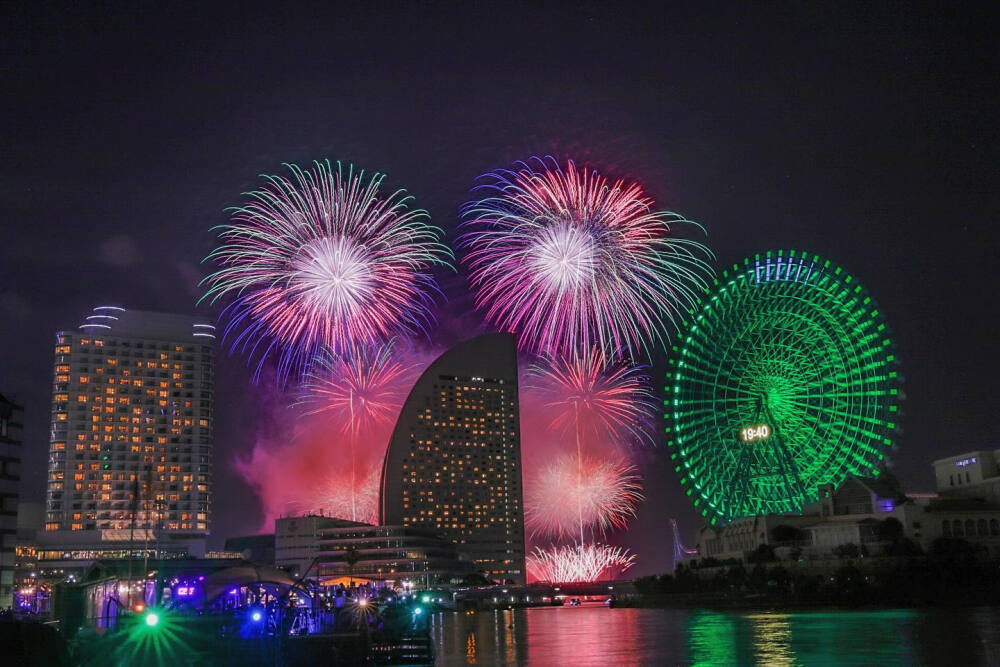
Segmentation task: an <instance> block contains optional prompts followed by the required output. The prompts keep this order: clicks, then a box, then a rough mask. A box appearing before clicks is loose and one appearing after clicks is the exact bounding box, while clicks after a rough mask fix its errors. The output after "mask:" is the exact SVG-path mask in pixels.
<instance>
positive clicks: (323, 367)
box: [299, 343, 416, 435]
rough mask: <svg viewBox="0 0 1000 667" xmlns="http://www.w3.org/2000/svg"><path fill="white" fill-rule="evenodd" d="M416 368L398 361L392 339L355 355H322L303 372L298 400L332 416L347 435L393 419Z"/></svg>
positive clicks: (309, 410)
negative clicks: (303, 382) (303, 378)
mask: <svg viewBox="0 0 1000 667" xmlns="http://www.w3.org/2000/svg"><path fill="white" fill-rule="evenodd" d="M415 370H416V368H415V366H413V365H412V364H407V363H404V362H401V361H397V360H396V359H395V358H394V356H393V346H392V344H391V343H390V344H386V345H383V346H379V347H378V348H372V347H364V348H360V349H359V350H357V351H356V352H355V353H354V354H351V355H346V356H345V355H330V354H324V355H322V356H320V357H319V358H318V359H317V363H316V365H315V367H314V368H313V369H312V370H310V371H309V372H308V373H307V374H306V377H305V385H304V392H303V394H302V397H301V398H300V400H299V403H300V404H301V405H303V406H305V407H306V409H307V414H310V415H315V414H326V415H329V416H330V417H332V418H333V419H334V420H335V421H336V422H337V424H338V425H339V426H340V428H341V429H342V430H343V431H344V432H345V433H346V434H348V435H357V434H360V433H361V432H363V431H366V430H369V429H371V428H372V427H375V426H380V425H384V424H387V423H389V422H392V421H394V420H395V419H396V416H397V414H398V413H399V408H400V406H401V405H402V404H403V399H404V398H405V397H406V391H407V390H408V389H409V386H410V384H411V380H412V377H413V374H414V372H415Z"/></svg>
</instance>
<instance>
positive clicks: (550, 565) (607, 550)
mask: <svg viewBox="0 0 1000 667" xmlns="http://www.w3.org/2000/svg"><path fill="white" fill-rule="evenodd" d="M634 564H635V555H634V554H630V553H629V551H628V549H623V548H622V547H614V546H610V545H607V544H573V545H570V546H558V547H549V548H548V549H542V548H540V547H536V548H535V550H534V551H532V552H531V554H529V555H528V559H527V565H528V571H529V572H530V573H531V574H532V576H534V577H535V580H536V581H545V582H550V583H570V582H578V581H580V582H589V581H598V580H599V579H612V578H615V577H617V576H619V575H621V573H623V572H625V570H627V569H629V568H630V567H632V565H634Z"/></svg>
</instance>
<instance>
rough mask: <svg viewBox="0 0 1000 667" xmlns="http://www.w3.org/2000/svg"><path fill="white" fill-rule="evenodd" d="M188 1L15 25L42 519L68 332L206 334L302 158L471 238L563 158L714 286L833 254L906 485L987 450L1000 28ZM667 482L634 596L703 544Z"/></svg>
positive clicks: (457, 293) (643, 549)
mask: <svg viewBox="0 0 1000 667" xmlns="http://www.w3.org/2000/svg"><path fill="white" fill-rule="evenodd" d="M91 4H100V5H101V6H99V7H96V8H94V7H89V6H88V5H91ZM194 4H195V3H183V4H176V5H175V4H174V3H158V4H157V5H153V4H148V5H147V4H144V3H127V4H126V3H106V4H105V3H74V4H72V5H67V6H62V7H60V6H56V5H51V4H45V3H39V2H34V3H28V2H25V3H5V4H4V8H3V10H2V14H0V25H2V26H3V28H2V30H3V34H2V35H0V49H2V51H0V52H2V56H3V68H2V72H0V76H2V91H3V92H2V98H3V102H2V109H3V128H4V131H3V136H2V139H0V141H2V157H3V159H2V163H0V169H2V172H3V173H2V179H0V221H2V233H0V331H2V345H0V391H2V392H4V393H9V394H14V395H16V396H17V397H19V398H20V399H21V400H22V401H23V402H24V403H25V404H26V408H27V415H26V420H27V429H26V438H27V443H26V447H25V449H26V453H25V459H26V464H25V474H24V481H23V484H24V489H23V493H24V495H25V496H26V497H28V498H30V499H41V498H42V497H43V487H44V468H45V458H46V452H47V447H48V444H47V421H48V410H49V405H48V401H49V398H50V397H49V390H50V377H51V368H52V357H51V354H52V341H53V337H52V336H53V333H54V331H55V330H56V329H57V328H59V327H62V326H70V325H74V324H76V323H77V321H78V320H79V319H80V317H81V315H83V314H84V313H85V312H86V311H88V310H89V309H90V308H91V307H92V306H94V305H98V304H100V303H104V302H117V303H121V304H123V305H125V306H127V307H131V308H136V309H148V310H165V311H176V312H190V311H192V310H193V308H194V301H195V298H196V296H197V295H198V290H197V287H196V283H197V281H198V279H199V278H200V277H201V275H202V274H203V268H202V267H200V266H199V262H200V260H201V258H202V257H204V256H205V255H206V254H207V252H208V251H209V250H210V249H211V248H212V246H213V236H212V235H211V234H210V233H209V231H208V229H209V228H210V227H211V226H212V225H215V224H219V223H221V222H223V221H225V220H226V216H225V213H224V212H223V209H224V207H226V206H228V205H232V204H234V203H237V202H238V201H239V194H240V193H241V192H243V191H245V190H247V189H250V188H252V187H253V186H254V185H255V184H256V183H257V180H256V177H257V175H258V174H260V173H265V172H270V173H274V172H275V171H277V170H278V169H279V168H280V166H279V165H280V163H281V162H284V161H291V162H298V163H300V164H302V163H306V162H308V161H309V160H311V159H313V158H322V157H330V158H334V159H336V158H341V159H345V160H348V161H353V162H354V163H355V164H358V165H361V166H364V167H366V168H368V169H373V170H380V171H384V172H387V173H388V174H389V184H390V185H394V186H404V187H406V188H408V189H409V190H410V191H411V192H412V193H414V194H415V195H416V197H417V201H418V204H419V205H421V206H423V207H425V208H427V209H428V210H429V211H430V213H431V215H432V217H433V219H434V221H435V222H436V223H437V224H438V225H440V226H442V227H444V228H446V229H447V230H449V231H451V230H452V229H453V228H454V225H455V220H456V212H457V209H458V206H459V204H460V203H461V202H463V201H464V200H465V199H466V198H467V196H468V191H469V188H470V186H471V185H472V183H473V179H474V178H475V177H476V176H477V175H478V174H480V173H482V172H484V171H486V170H489V169H492V168H495V167H499V166H506V165H508V164H509V163H510V162H512V161H513V160H515V159H518V158H523V157H527V156H530V155H534V154H545V153H551V154H554V155H557V156H560V157H569V156H572V157H575V158H576V159H577V160H578V161H579V162H583V163H586V164H587V165H588V166H591V167H598V168H600V169H601V170H602V171H604V172H607V173H608V174H610V175H613V176H626V177H633V178H637V179H639V180H641V181H642V182H643V183H644V184H645V186H646V187H647V189H648V190H649V191H650V192H651V194H652V195H653V196H655V197H656V199H657V201H658V203H659V204H660V205H661V206H662V207H664V208H669V209H672V210H677V211H680V212H683V213H684V214H685V215H687V216H688V217H689V218H692V219H694V220H697V221H699V222H701V223H703V224H704V225H705V226H706V227H707V228H708V230H709V234H710V236H709V243H710V245H711V246H712V247H713V249H714V250H715V251H716V253H717V254H718V257H719V262H720V265H729V264H732V263H733V262H735V261H738V260H739V259H741V258H742V257H743V256H745V255H747V254H750V253H753V252H756V251H760V250H765V249H768V248H777V247H794V248H802V249H808V250H810V251H813V252H816V253H819V254H821V255H825V256H828V257H829V258H831V259H833V260H834V261H836V262H839V263H840V264H843V265H844V266H846V267H847V268H848V269H849V270H850V271H851V272H852V273H854V274H855V275H856V276H858V277H859V278H860V279H861V280H862V281H863V282H864V283H865V284H866V285H867V286H868V287H869V288H870V290H871V291H872V293H873V294H874V296H875V297H876V299H878V300H879V302H880V303H881V306H882V310H883V311H884V312H885V314H886V316H887V318H888V320H889V322H890V324H891V325H892V327H893V328H894V330H895V338H896V340H897V342H898V345H899V352H900V355H901V357H902V359H903V364H904V366H903V369H904V373H905V375H906V395H907V400H906V403H905V416H904V421H903V423H904V426H905V433H904V434H903V435H902V437H901V448H900V451H899V452H898V453H897V454H896V455H895V465H896V469H897V471H898V473H899V475H900V476H901V478H902V479H903V481H904V482H905V483H906V485H907V486H908V487H910V488H911V489H912V490H926V489H928V488H929V487H930V486H931V484H932V478H931V474H930V467H929V462H930V460H932V459H934V458H937V457H941V456H945V455H949V454H953V453H958V452H961V451H966V450H971V449H975V448H983V447H994V446H996V442H997V440H996V438H995V436H994V431H995V426H994V424H995V422H996V413H997V398H996V394H995V391H994V388H993V385H994V382H995V379H996V377H997V376H998V371H1000V368H998V362H997V356H996V354H995V352H994V348H993V344H994V339H995V337H996V336H995V333H994V327H995V325H996V322H997V319H998V318H997V306H996V302H994V301H993V298H994V292H995V290H996V286H997V281H996V279H995V277H994V274H993V271H994V263H995V260H996V257H997V245H998V243H997V241H998V232H997V227H996V221H997V218H998V212H1000V211H998V208H1000V206H998V204H1000V188H998V186H1000V181H998V172H997V169H998V164H1000V150H998V144H997V140H998V138H1000V137H998V129H997V128H998V121H997V119H998V118H1000V105H998V94H997V90H998V89H1000V81H998V76H997V70H998V64H1000V58H998V46H997V40H996V35H997V28H998V25H997V24H998V21H997V20H996V17H995V16H993V15H992V12H991V9H990V4H989V3H984V4H983V5H981V6H980V5H964V4H961V3H943V4H942V5H941V6H940V7H937V8H935V9H933V10H924V9H918V8H915V7H914V6H912V5H911V4H910V3H898V4H897V3H863V4H858V5H851V4H849V3H830V6H827V7H823V6H811V5H809V4H808V3H794V4H787V5H786V4H768V5H767V6H766V7H765V8H763V9H750V8H748V7H743V6H742V5H744V4H745V5H750V4H760V3H733V5H732V6H726V5H715V6H708V5H704V6H700V5H701V4H702V3H690V4H691V5H699V8H698V9H687V10H674V9H670V8H666V7H659V8H658V9H654V10H651V9H650V8H647V7H644V6H643V5H631V6H630V5H623V4H618V3H608V5H606V6H602V5H600V4H596V3H583V4H575V3H565V4H564V3H555V2H550V3H542V4H541V6H535V5H534V4H532V3H512V4H507V3H478V2H469V3H455V4H451V3H410V4H406V3H402V2H399V3H379V2H366V3H358V4H356V5H351V4H348V3H335V2H324V3H320V4H317V5H314V6H310V5H304V4H298V3H279V2H271V3H269V4H267V5H262V6H261V7H260V8H257V9H253V8H251V7H250V5H249V4H248V3H238V4H233V5H229V6H224V5H216V6H214V7H213V8H208V9H206V8H201V7H195V6H194ZM650 4H651V5H652V3H650ZM736 6H739V7H740V8H736ZM463 289H464V288H463V282H462V279H461V277H454V278H451V279H449V280H447V281H446V291H447V292H448V296H449V299H450V302H449V304H448V306H447V307H446V308H447V311H446V312H445V313H443V317H442V321H443V322H444V323H445V324H444V325H443V328H442V330H441V331H439V332H438V334H437V337H438V338H439V339H440V340H442V341H447V340H450V339H451V338H454V337H455V336H459V335H462V332H458V331H456V330H455V329H454V327H453V326H452V324H451V323H453V322H455V321H457V320H458V318H462V319H463V320H465V321H476V320H475V318H469V317H467V316H465V317H463V316H462V313H463V311H464V310H466V309H467V307H468V300H467V298H465V296H464V295H463ZM223 357H224V355H223ZM658 363H659V366H662V360H659V361H658ZM659 366H658V368H659ZM657 372H658V373H659V370H658V371H657ZM657 385H658V386H659V385H662V382H661V380H660V378H659V377H658V378H657ZM266 400H267V393H266V392H264V391H263V390H261V389H253V388H250V387H249V384H248V373H247V371H246V369H245V368H244V366H243V362H242V360H240V359H237V358H232V359H226V358H223V359H221V360H220V364H219V380H218V388H217V412H218V413H219V418H218V422H217V424H218V426H217V438H218V443H217V457H216V462H217V463H216V477H217V480H218V491H217V494H216V500H215V534H216V535H217V536H222V535H225V534H230V533H239V532H248V531H251V530H253V529H254V528H256V526H257V524H258V522H259V516H258V514H257V513H258V507H257V505H256V502H255V499H254V497H253V494H252V492H251V491H250V490H249V489H248V488H247V487H246V486H245V485H244V484H243V483H242V482H241V481H240V480H239V479H238V477H237V475H236V473H235V471H234V470H233V469H232V465H231V462H232V460H233V458H234V457H236V456H239V455H243V454H245V453H246V452H247V451H248V449H249V447H250V445H251V442H252V437H253V433H254V429H255V427H256V425H255V424H254V423H253V419H254V418H255V417H254V415H255V414H256V413H255V412H254V411H253V410H252V409H251V408H252V406H254V405H255V404H258V403H260V402H266ZM651 458H652V461H651V463H650V464H649V466H648V467H647V470H646V475H647V483H648V485H649V489H648V501H647V503H646V504H645V505H644V506H643V508H642V510H641V513H640V516H639V518H638V520H637V521H636V522H635V523H634V524H633V529H632V532H631V533H630V534H629V535H627V536H623V537H622V538H621V539H622V541H623V542H624V543H626V544H629V545H631V546H634V547H635V548H636V550H637V551H638V552H639V553H640V555H641V560H640V565H639V567H638V568H637V570H638V571H639V573H645V572H649V571H656V570H660V571H662V570H664V569H665V568H666V567H667V565H668V562H669V550H670V540H669V535H668V530H667V518H668V517H671V516H677V517H679V518H680V519H681V521H682V526H683V527H684V529H685V530H686V531H688V532H689V533H690V531H692V530H693V529H694V526H695V521H694V514H693V512H692V511H691V509H690V506H689V503H688V502H687V499H685V498H684V497H683V495H682V494H681V493H680V491H679V486H678V484H677V481H676V479H675V478H674V476H673V474H672V473H671V472H670V471H669V470H668V468H667V466H666V463H665V461H664V459H665V456H664V453H663V452H662V451H659V452H657V453H655V454H653V455H652V457H651Z"/></svg>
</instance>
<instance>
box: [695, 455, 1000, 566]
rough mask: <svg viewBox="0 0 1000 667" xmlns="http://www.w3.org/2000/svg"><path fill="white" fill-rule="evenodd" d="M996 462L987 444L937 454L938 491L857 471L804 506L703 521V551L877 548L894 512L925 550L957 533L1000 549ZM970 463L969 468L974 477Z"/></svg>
mask: <svg viewBox="0 0 1000 667" xmlns="http://www.w3.org/2000/svg"><path fill="white" fill-rule="evenodd" d="M995 465H996V463H995V459H994V453H993V452H989V451H986V452H983V451H979V452H970V453H967V454H961V455H958V456H953V457H949V458H947V459H941V460H939V461H935V462H934V469H935V477H936V479H937V483H938V489H937V493H905V492H903V490H902V489H901V488H900V486H899V484H898V482H897V481H896V480H895V479H894V478H893V477H892V476H891V475H889V474H883V475H880V476H879V477H877V478H862V477H854V476H851V477H848V478H846V479H845V480H844V481H843V483H841V484H840V486H838V487H836V488H834V487H833V486H832V485H825V486H823V487H820V489H819V500H817V501H816V502H815V503H812V504H810V505H807V506H806V507H805V508H803V512H802V513H801V514H769V515H762V516H757V517H743V518H740V519H737V520H735V521H731V522H729V523H728V524H725V525H720V526H705V527H703V528H702V529H701V530H700V531H699V533H698V555H697V558H714V559H718V560H726V559H737V560H741V561H746V560H748V559H752V557H753V554H754V552H755V551H757V550H758V549H760V548H761V547H762V545H768V546H769V547H771V548H773V549H774V550H775V552H776V554H777V555H778V556H779V557H786V556H788V555H789V554H790V553H793V552H795V553H797V554H799V555H800V557H801V558H804V559H806V560H810V561H823V560H835V559H836V558H837V552H838V551H839V550H840V549H841V548H842V547H843V546H844V545H848V544H853V545H857V546H858V547H859V549H860V548H862V547H863V548H864V551H865V552H867V553H868V554H869V555H871V556H877V555H880V554H882V553H884V552H885V550H886V549H887V548H888V547H889V546H890V545H889V543H888V542H887V541H886V539H885V536H884V534H883V531H882V525H883V522H884V521H885V519H889V518H892V519H895V520H896V521H898V522H899V524H900V528H901V531H902V536H903V537H905V538H906V539H908V540H910V541H912V542H913V543H914V544H916V545H917V546H919V547H920V548H921V549H922V550H923V551H924V552H928V551H931V550H932V549H933V547H934V544H935V542H936V541H937V540H939V539H942V538H945V539H956V538H957V539H962V540H965V541H967V542H970V543H972V544H973V545H976V546H977V547H980V548H982V550H983V553H985V554H988V555H989V556H991V557H994V558H996V557H1000V502H997V497H996V496H995V495H993V494H994V493H995V488H996V487H995V486H994V485H995V484H998V483H1000V477H998V475H997V471H996V468H995ZM965 468H971V469H970V470H969V471H968V472H969V474H968V477H966V475H965V473H966V470H965ZM959 475H961V477H962V482H961V483H959V482H958V481H957V480H958V476H959ZM949 476H950V479H949Z"/></svg>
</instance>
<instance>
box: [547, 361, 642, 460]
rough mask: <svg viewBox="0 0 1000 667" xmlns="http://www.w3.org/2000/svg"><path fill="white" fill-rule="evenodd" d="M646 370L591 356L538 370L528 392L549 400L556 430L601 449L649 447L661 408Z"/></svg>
mask: <svg viewBox="0 0 1000 667" xmlns="http://www.w3.org/2000/svg"><path fill="white" fill-rule="evenodd" d="M644 370H645V368H644V367H642V366H635V365H632V364H630V363H628V362H626V361H624V360H623V361H618V362H613V361H611V360H609V358H608V357H607V355H605V354H604V353H602V352H600V351H598V350H591V351H589V352H587V353H583V354H573V355H568V356H558V357H552V358H548V359H545V360H544V363H538V364H534V365H532V366H531V368H530V369H529V372H528V386H529V389H536V390H538V391H539V392H540V394H541V395H542V396H544V398H545V408H546V409H547V410H548V412H549V414H551V415H552V426H553V428H556V429H558V430H561V431H564V432H566V431H572V432H574V433H575V435H576V437H577V438H578V439H581V440H591V441H595V442H598V443H610V444H614V445H618V444H624V443H649V442H652V430H653V429H652V424H653V422H654V419H655V414H656V408H657V405H656V400H655V398H654V397H653V393H652V391H650V388H649V385H650V382H649V377H648V376H647V375H646V374H645V372H644Z"/></svg>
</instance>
